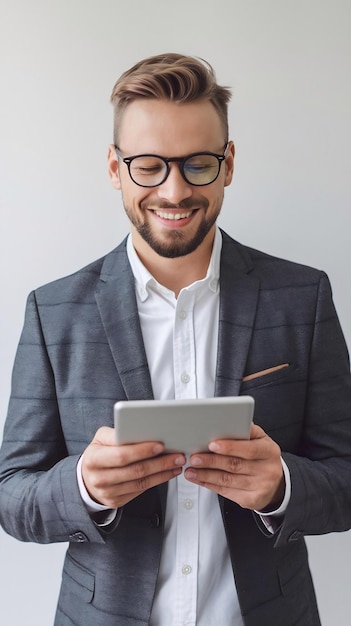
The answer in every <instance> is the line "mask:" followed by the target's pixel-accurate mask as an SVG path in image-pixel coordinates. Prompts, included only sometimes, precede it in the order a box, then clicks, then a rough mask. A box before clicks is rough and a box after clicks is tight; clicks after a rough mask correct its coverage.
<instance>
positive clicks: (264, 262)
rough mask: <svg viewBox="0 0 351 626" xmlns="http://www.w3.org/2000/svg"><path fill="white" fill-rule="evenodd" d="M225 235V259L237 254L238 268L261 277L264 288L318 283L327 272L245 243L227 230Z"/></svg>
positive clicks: (235, 256) (258, 277)
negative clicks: (233, 236)
mask: <svg viewBox="0 0 351 626" xmlns="http://www.w3.org/2000/svg"><path fill="white" fill-rule="evenodd" d="M222 237H223V247H222V260H223V262H224V263H228V262H229V263H230V259H232V258H233V256H234V258H235V259H236V264H237V265H238V264H239V265H240V268H239V269H240V270H241V271H244V272H245V273H247V274H250V275H252V276H254V277H256V278H257V279H259V281H260V283H261V285H262V286H263V287H265V288H279V287H284V286H287V285H290V286H299V285H301V286H303V285H312V284H313V285H314V284H316V285H317V284H319V282H320V280H321V278H322V277H323V276H324V277H325V272H323V271H321V270H319V269H316V268H314V267H310V266H308V265H304V264H302V263H297V262H295V261H290V260H288V259H284V258H280V257H276V256H273V255H271V254H268V253H266V252H262V251H261V250H256V249H255V248H251V247H249V246H246V245H243V244H241V243H240V242H238V241H235V240H234V239H232V238H231V237H229V235H227V234H226V233H224V232H222ZM238 259H240V260H239V263H238Z"/></svg>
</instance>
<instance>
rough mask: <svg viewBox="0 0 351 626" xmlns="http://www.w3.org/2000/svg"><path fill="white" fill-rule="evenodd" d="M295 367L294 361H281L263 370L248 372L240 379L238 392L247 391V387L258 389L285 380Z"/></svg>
mask: <svg viewBox="0 0 351 626" xmlns="http://www.w3.org/2000/svg"><path fill="white" fill-rule="evenodd" d="M296 369H297V367H296V365H295V364H294V363H281V364H279V365H274V366H272V367H269V368H267V369H264V370H260V371H257V372H253V373H249V374H247V375H245V376H244V377H243V379H242V383H241V387H240V393H241V394H243V393H244V392H245V393H246V392H248V391H249V389H258V388H259V387H266V386H268V385H273V384H277V383H280V382H285V379H286V380H287V381H288V379H289V378H290V377H291V376H292V375H293V373H294V372H295V371H296Z"/></svg>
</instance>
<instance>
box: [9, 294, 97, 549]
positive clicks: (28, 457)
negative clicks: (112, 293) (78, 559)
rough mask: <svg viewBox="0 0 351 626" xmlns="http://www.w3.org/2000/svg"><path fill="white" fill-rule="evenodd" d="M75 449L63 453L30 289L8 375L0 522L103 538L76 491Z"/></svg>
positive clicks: (37, 532)
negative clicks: (69, 453)
mask: <svg viewBox="0 0 351 626" xmlns="http://www.w3.org/2000/svg"><path fill="white" fill-rule="evenodd" d="M78 459H79V455H72V456H68V454H67V450H66V444H65V439H64V435H63V432H62V428H61V422H60V413H59V407H58V403H57V398H56V393H55V380H54V375H53V371H52V368H51V364H50V360H49V357H48V354H47V350H46V346H45V342H44V338H43V333H42V328H41V323H40V319H39V315H38V310H37V305H36V299H35V294H34V293H32V294H30V296H29V298H28V302H27V308H26V315H25V323H24V328H23V331H22V335H21V338H20V343H19V346H18V350H17V354H16V358H15V364H14V369H13V375H12V393H11V398H10V403H9V410H8V415H7V419H6V423H5V428H4V437H3V443H2V447H1V451H0V523H1V525H2V526H3V528H4V530H5V531H6V532H8V533H9V534H11V535H13V536H14V537H16V538H18V539H20V540H22V541H34V542H39V543H49V542H60V541H77V542H83V541H95V542H103V541H104V538H103V536H102V534H101V533H100V531H99V530H98V529H97V527H96V525H95V524H94V522H93V521H92V520H91V518H90V516H89V514H88V512H87V510H86V508H85V506H84V504H83V501H82V499H81V497H80V494H79V488H78V483H77V478H76V466H77V462H78Z"/></svg>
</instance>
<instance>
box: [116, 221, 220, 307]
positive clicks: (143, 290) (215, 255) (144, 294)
mask: <svg viewBox="0 0 351 626" xmlns="http://www.w3.org/2000/svg"><path fill="white" fill-rule="evenodd" d="M221 249H222V235H221V231H220V230H219V228H218V226H217V225H216V230H215V236H214V241H213V248H212V254H211V258H210V262H209V265H208V269H207V274H206V276H205V278H203V279H202V280H198V281H196V282H195V283H193V284H192V285H189V286H188V287H187V289H190V288H195V285H198V284H200V283H201V284H202V285H206V286H208V288H209V289H210V290H211V291H213V292H214V293H215V292H216V291H217V289H218V284H219V267H220V258H221ZM127 255H128V260H129V263H130V266H131V268H132V272H133V275H134V279H135V287H136V290H137V293H138V296H139V298H140V299H141V301H142V302H144V301H145V300H146V299H147V298H148V295H149V294H148V288H149V287H151V286H152V287H153V288H154V289H156V290H158V291H164V290H165V289H166V288H165V287H164V286H163V285H160V283H158V282H157V280H155V278H154V277H153V276H152V274H150V272H149V270H148V269H146V267H145V265H144V264H143V263H142V262H141V260H140V258H139V256H138V254H137V252H136V250H135V248H134V246H133V242H132V236H131V234H129V235H128V239H127Z"/></svg>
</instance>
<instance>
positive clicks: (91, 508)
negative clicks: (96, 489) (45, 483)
mask: <svg viewBox="0 0 351 626" xmlns="http://www.w3.org/2000/svg"><path fill="white" fill-rule="evenodd" d="M82 459H83V456H81V457H80V459H79V461H78V463H77V481H78V487H79V493H80V497H81V498H82V500H83V502H84V504H85V506H86V509H87V511H88V513H89V515H91V516H92V517H94V514H95V513H101V512H106V517H104V519H103V520H101V521H100V522H99V523H98V526H107V525H108V524H111V522H113V520H114V519H115V517H116V515H117V510H118V509H110V508H109V507H108V506H105V505H104V504H99V503H98V502H95V500H93V499H92V498H91V497H90V496H89V494H88V492H87V489H86V487H85V484H84V481H83V476H82ZM99 519H101V517H99Z"/></svg>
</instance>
